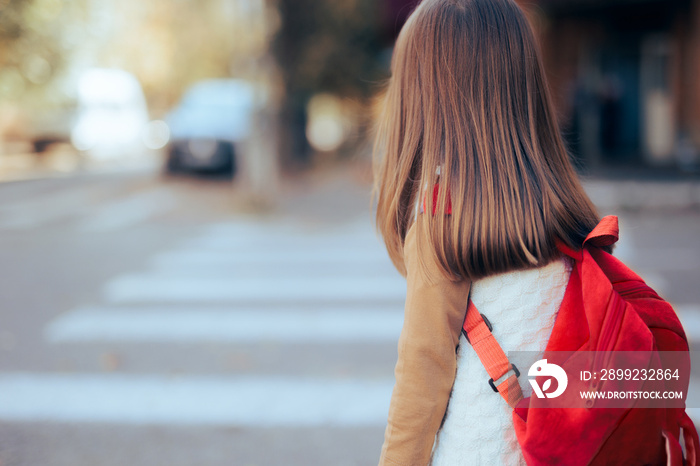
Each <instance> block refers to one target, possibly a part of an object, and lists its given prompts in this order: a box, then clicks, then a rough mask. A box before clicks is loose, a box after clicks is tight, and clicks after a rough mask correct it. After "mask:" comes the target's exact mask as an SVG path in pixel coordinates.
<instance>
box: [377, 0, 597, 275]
mask: <svg viewBox="0 0 700 466" xmlns="http://www.w3.org/2000/svg"><path fill="white" fill-rule="evenodd" d="M391 71H392V76H391V79H390V80H389V85H388V89H387V90H386V94H385V97H384V100H383V107H382V110H381V116H380V118H379V122H378V128H377V137H376V141H375V152H374V162H375V163H374V181H375V186H374V199H376V202H377V217H376V220H377V227H378V229H379V231H380V233H381V234H382V236H383V238H384V241H385V243H386V246H387V249H388V252H389V255H390V257H391V259H392V261H393V262H394V264H395V265H396V267H397V268H398V270H399V271H400V272H401V273H403V274H405V268H404V262H403V244H404V240H405V236H406V232H407V230H408V228H409V226H410V225H411V222H412V220H413V216H414V212H415V209H416V208H417V205H418V204H421V205H422V204H423V199H424V198H425V201H426V202H425V205H427V206H428V209H427V210H428V212H426V214H424V215H423V217H424V218H425V220H424V221H423V222H420V223H422V224H423V225H424V226H423V228H425V231H424V232H423V234H419V235H418V248H419V249H422V248H424V247H426V245H425V244H422V243H424V240H422V239H421V238H428V239H429V243H430V245H429V246H431V248H432V250H433V253H434V257H435V258H436V260H437V262H438V264H440V267H441V268H442V270H443V272H444V274H445V275H446V276H447V277H449V278H450V279H453V280H458V279H462V278H467V279H472V280H473V279H476V278H480V277H483V276H486V275H490V274H494V273H499V272H504V271H507V270H511V269H518V268H527V267H533V266H537V265H544V264H546V263H547V262H549V261H551V260H552V259H553V258H554V257H555V256H556V255H557V254H558V253H557V249H556V241H557V239H558V240H560V241H562V242H564V243H565V244H566V245H568V246H569V247H572V248H574V249H579V248H580V247H581V244H582V242H583V240H584V238H585V236H586V235H587V234H588V233H589V232H590V231H591V230H592V229H593V227H594V226H595V225H596V223H597V222H598V220H599V217H598V214H597V212H596V209H595V207H594V206H593V204H592V202H591V201H590V199H589V198H588V196H587V195H586V193H585V192H584V190H583V188H582V187H581V184H580V182H579V180H578V177H577V176H576V173H575V172H574V170H573V167H572V165H571V162H570V161H569V156H568V153H567V150H566V147H565V145H564V143H563V141H562V138H561V135H560V132H559V127H558V124H557V121H556V115H555V113H554V110H553V107H552V104H551V97H550V91H549V88H548V85H547V82H546V78H545V74H544V70H543V66H542V62H541V58H540V51H539V47H538V45H537V43H536V41H535V38H534V34H533V32H532V30H531V29H530V25H529V23H528V21H527V19H526V18H525V15H524V14H523V12H522V10H521V9H520V7H519V6H518V5H517V4H516V3H515V2H514V1H513V0H424V1H423V2H422V3H421V4H420V5H419V6H418V7H417V9H416V10H415V11H414V12H413V13H412V14H411V16H410V17H409V19H408V21H407V22H406V24H405V25H404V27H403V29H402V30H401V33H400V34H399V38H398V40H397V43H396V46H395V49H394V55H393V58H392V63H391ZM436 185H438V186H439V189H433V187H434V186H436ZM434 192H436V193H437V197H435V198H434ZM430 206H435V207H436V210H435V214H434V215H430V210H432V209H430ZM448 208H449V209H450V211H451V213H450V214H448V213H447V209H448ZM423 266H425V265H423Z"/></svg>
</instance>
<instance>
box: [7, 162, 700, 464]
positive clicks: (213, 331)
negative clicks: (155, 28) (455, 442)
mask: <svg viewBox="0 0 700 466" xmlns="http://www.w3.org/2000/svg"><path fill="white" fill-rule="evenodd" d="M281 191H282V196H281V201H280V205H279V206H278V208H277V210H276V211H273V212H267V213H261V214H254V213H250V212H248V211H247V210H246V209H245V208H243V207H241V205H240V204H239V203H237V201H236V192H235V191H234V190H232V188H231V185H230V184H229V183H228V182H226V181H223V180H193V179H189V180H188V179H165V178H162V177H160V176H159V175H158V174H153V173H148V172H137V173H123V174H101V175H80V176H71V177H64V178H53V179H41V180H30V181H22V182H15V183H5V184H0V267H1V270H2V272H1V274H2V275H1V276H2V280H0V295H1V296H2V308H1V309H0V465H1V466H30V465H32V466H34V465H47V466H64V465H65V466H68V465H70V466H88V465H90V466H94V465H100V466H102V465H104V466H110V465H149V466H150V465H169V466H177V465H195V464H196V465H198V466H205V465H243V466H252V465H299V466H301V465H324V466H325V465H338V466H339V465H372V464H376V461H377V459H378V457H379V450H380V447H381V443H382V440H383V430H384V423H385V421H386V414H387V408H388V402H389V397H390V395H391V388H392V385H393V367H394V363H395V360H396V343H397V339H398V336H399V332H400V329H401V323H402V311H403V300H404V296H405V281H404V280H403V279H402V277H401V276H400V275H399V274H398V272H396V270H395V269H394V268H393V266H392V264H391V262H390V260H389V259H388V256H387V254H386V252H385V250H384V249H383V245H382V244H381V242H380V240H379V239H378V237H377V236H376V235H375V233H374V231H373V229H372V224H371V215H370V212H369V185H368V184H367V183H366V180H364V179H362V178H361V177H356V176H352V175H351V174H348V173H346V172H342V171H339V170H338V169H336V170H335V171H332V172H329V173H322V174H320V175H304V176H303V177H299V178H297V179H292V180H289V181H287V182H285V183H284V184H283V187H282V188H281ZM602 210H603V212H602V213H604V214H608V213H614V214H617V215H619V216H620V227H621V228H620V230H621V241H620V244H619V246H618V248H617V250H616V255H618V256H619V257H620V258H622V259H623V260H624V261H625V262H626V263H627V264H628V265H630V266H631V267H632V268H633V269H634V270H635V271H637V272H638V273H639V274H640V275H641V276H642V277H643V278H645V279H646V280H647V281H648V282H649V283H650V284H651V285H652V286H654V287H655V288H656V289H657V291H658V292H659V293H660V294H661V295H662V296H663V297H665V298H666V299H668V300H669V301H671V302H672V303H673V304H674V305H675V306H676V309H677V311H678V312H679V314H680V315H681V318H682V320H683V321H684V323H685V325H686V330H687V331H688V334H689V336H690V338H691V339H692V340H693V341H694V342H697V344H698V345H700V287H698V283H700V267H698V265H697V264H698V263H700V243H699V242H698V240H697V238H698V233H700V212H699V211H698V209H696V208H693V209H689V208H682V207H679V208H678V209H673V208H663V209H651V210H644V209H636V210H629V209H628V210H625V211H623V212H615V211H614V209H612V208H610V207H609V206H608V207H605V209H602ZM485 383H486V381H485ZM694 393H695V392H694ZM699 393H700V392H699ZM691 398H692V399H696V398H693V396H691ZM689 405H690V406H693V407H695V408H700V402H696V403H695V404H694V405H691V404H690V402H689ZM692 413H693V416H694V417H695V419H698V420H700V415H697V416H696V413H700V410H699V411H692Z"/></svg>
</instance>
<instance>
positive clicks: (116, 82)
mask: <svg viewBox="0 0 700 466" xmlns="http://www.w3.org/2000/svg"><path fill="white" fill-rule="evenodd" d="M148 122H149V118H148V108H147V106H146V99H145V98H144V95H143V90H142V89H141V85H140V84H139V82H138V80H137V79H136V77H134V76H133V75H132V74H131V73H128V72H126V71H124V70H120V69H107V68H94V69H90V70H88V71H86V72H85V73H84V74H83V75H82V76H81V78H80V80H79V82H78V115H77V118H76V121H75V124H74V126H73V129H72V131H71V142H72V143H73V145H74V146H75V148H76V149H78V150H80V151H84V152H85V153H87V155H88V156H89V157H91V158H94V159H99V160H108V159H120V158H134V157H140V156H142V155H143V154H144V153H145V146H144V143H143V132H144V130H145V128H146V125H147V124H148Z"/></svg>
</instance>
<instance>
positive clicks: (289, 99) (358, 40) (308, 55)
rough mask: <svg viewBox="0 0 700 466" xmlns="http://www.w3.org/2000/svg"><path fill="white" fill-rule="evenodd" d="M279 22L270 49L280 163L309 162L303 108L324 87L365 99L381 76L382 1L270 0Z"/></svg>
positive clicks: (384, 62)
mask: <svg viewBox="0 0 700 466" xmlns="http://www.w3.org/2000/svg"><path fill="white" fill-rule="evenodd" d="M275 5H276V6H277V9H278V10H279V14H280V17H281V27H280V30H279V32H278V34H277V37H276V39H275V41H274V44H273V47H272V50H273V54H274V56H275V58H276V60H277V62H278V64H279V66H280V69H281V73H282V75H283V76H282V78H283V81H284V87H285V98H284V102H283V104H282V108H281V114H280V119H281V121H280V129H281V131H282V134H281V135H280V151H281V153H280V155H281V158H282V162H283V164H284V165H287V166H289V165H295V164H301V165H304V164H306V163H308V162H309V155H310V149H309V147H308V143H307V141H306V136H305V129H306V107H307V103H308V102H309V99H310V98H311V97H312V96H313V95H314V94H316V93H319V92H327V93H330V94H335V95H338V96H342V97H349V98H353V99H358V100H360V101H363V102H366V101H367V100H368V98H369V97H371V96H372V95H373V94H375V93H376V92H377V90H378V89H379V88H380V83H381V81H382V80H383V78H385V77H386V76H387V71H388V66H387V65H388V60H387V59H386V58H387V53H386V49H387V46H388V45H390V44H388V43H387V40H386V37H387V33H386V29H387V21H386V18H387V11H388V10H387V4H386V2H383V1H377V0H275Z"/></svg>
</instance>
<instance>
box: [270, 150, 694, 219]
mask: <svg viewBox="0 0 700 466" xmlns="http://www.w3.org/2000/svg"><path fill="white" fill-rule="evenodd" d="M582 181H583V186H584V188H585V190H586V192H587V193H588V195H589V196H590V198H591V200H592V201H593V202H594V204H595V205H596V206H597V207H598V208H599V210H600V211H601V214H606V213H615V212H622V211H630V210H633V211H639V210H657V211H658V210H664V211H669V210H672V211H678V210H688V209H700V178H697V177H696V178H693V177H676V178H675V179H674V178H670V177H663V178H661V177H659V178H658V179H655V178H653V177H650V176H649V175H648V174H647V175H645V176H638V177H632V176H628V177H625V178H620V177H618V178H614V177H603V176H591V175H589V176H585V177H582ZM371 183H372V174H371V169H370V167H369V165H368V164H360V163H346V164H342V165H338V166H334V167H328V168H324V169H318V170H311V171H309V172H306V173H303V174H300V175H294V176H287V177H285V178H284V179H283V181H282V183H281V184H280V190H279V191H280V192H279V194H280V195H279V199H280V204H281V205H280V206H279V207H280V208H281V210H282V211H287V210H288V209H291V210H292V211H296V212H299V211H304V210H307V209H306V208H305V207H308V208H310V209H313V210H317V211H318V212H321V211H325V212H326V213H327V214H328V215H331V216H332V215H333V214H334V212H335V214H337V213H338V212H337V210H338V208H342V209H346V208H348V207H349V206H350V205H356V204H359V205H356V209H357V208H360V209H364V210H365V211H368V209H369V193H370V191H371V188H372V186H371ZM358 197H359V198H361V199H358ZM300 203H301V204H300Z"/></svg>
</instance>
